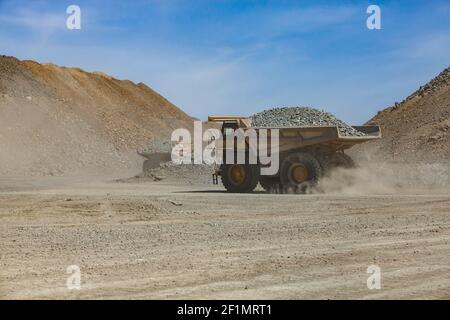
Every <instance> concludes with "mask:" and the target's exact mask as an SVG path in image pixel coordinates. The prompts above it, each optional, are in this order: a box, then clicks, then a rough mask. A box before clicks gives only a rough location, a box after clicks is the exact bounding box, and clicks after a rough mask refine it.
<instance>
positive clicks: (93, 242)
mask: <svg viewBox="0 0 450 320" xmlns="http://www.w3.org/2000/svg"><path fill="white" fill-rule="evenodd" d="M10 182H11V181H10ZM68 185H70V186H67V187H65V186H60V185H58V186H56V187H53V188H52V187H50V186H49V185H48V184H45V187H42V186H41V187H39V188H35V189H33V190H30V189H29V188H22V189H21V188H20V187H18V188H16V189H14V190H13V191H8V190H3V191H1V193H0V234H1V239H2V241H1V244H0V246H1V248H0V252H1V265H0V298H2V299H12V298H19V299H22V298H32V299H35V298H50V299H55V298H62V299H77V298H106V299H109V298H125V299H129V298H131V299H141V298H142V299H144V298H145V299H147V298H163V299H164V298H175V299H179V298H200V299H202V298H207V299H210V298H212V299H215V298H232V299H240V298H243V299H244V298H250V299H266V298H274V299H281V298H283V299H300V298H313V299H317V298H331V299H341V298H343V299H346V298H356V299H360V298H361V299H372V298H388V299H398V298H407V299H410V298H427V299H430V298H447V299H448V298H450V197H449V196H448V195H378V196H370V195H366V196H337V195H308V196H301V195H271V194H264V193H261V192H259V193H255V194H247V195H246V194H240V195H232V194H227V193H224V192H222V189H221V188H220V187H213V186H187V185H186V186H175V185H171V184H165V183H162V182H160V183H148V182H145V183H119V182H109V183H104V182H96V183H92V182H91V183H82V182H78V183H75V184H74V183H71V184H68ZM74 264H75V265H79V266H80V268H81V290H79V291H76V290H73V291H70V290H68V289H67V288H66V279H67V277H68V276H69V275H68V274H66V268H67V267H68V266H69V265H74ZM373 264H375V265H378V266H379V267H380V268H381V272H382V278H381V281H382V289H381V290H369V289H368V288H367V286H366V280H367V278H368V276H369V274H367V273H366V270H367V267H368V266H369V265H373Z"/></svg>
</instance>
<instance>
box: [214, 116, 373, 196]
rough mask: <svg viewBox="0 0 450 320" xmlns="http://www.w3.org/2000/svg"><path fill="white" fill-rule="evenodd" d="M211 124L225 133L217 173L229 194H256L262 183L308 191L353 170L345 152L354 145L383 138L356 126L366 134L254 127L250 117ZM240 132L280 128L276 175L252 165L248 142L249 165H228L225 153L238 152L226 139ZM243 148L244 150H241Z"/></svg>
mask: <svg viewBox="0 0 450 320" xmlns="http://www.w3.org/2000/svg"><path fill="white" fill-rule="evenodd" d="M208 121H212V122H219V123H222V126H221V131H222V137H223V139H222V140H223V141H222V143H221V144H220V145H221V148H222V150H216V152H222V153H223V157H222V158H223V161H222V162H223V163H222V164H221V165H219V166H216V169H215V172H214V173H213V181H214V183H216V184H217V183H218V177H219V176H220V177H221V180H222V184H223V185H224V187H225V189H226V190H227V191H228V192H235V193H246V192H252V191H253V190H254V189H255V188H256V186H257V185H258V183H259V184H260V185H261V186H262V187H263V188H264V189H265V190H267V191H276V192H280V191H281V192H283V191H294V192H297V193H302V192H305V191H306V190H307V189H308V187H310V186H311V185H314V184H315V183H317V181H318V180H319V179H320V178H321V177H322V176H324V175H325V174H327V172H328V171H329V170H331V169H333V168H336V167H344V168H352V167H354V166H355V163H354V162H353V160H352V159H351V158H350V157H349V156H348V155H347V154H345V153H344V151H345V150H347V149H349V148H351V147H352V146H354V145H356V144H360V143H364V142H368V141H371V140H375V139H380V138H381V131H380V127H379V126H376V125H370V126H353V128H354V129H356V130H358V131H360V132H362V133H363V134H364V135H362V136H345V135H342V134H341V133H340V131H339V128H338V126H308V127H278V128H276V127H270V128H269V127H254V126H252V124H251V118H249V117H232V116H231V117H230V116H210V117H208ZM238 129H242V130H243V131H244V132H245V131H246V130H249V129H253V130H254V131H255V132H256V134H257V135H258V136H259V132H260V131H261V129H266V132H268V133H269V135H270V132H271V131H272V130H273V129H278V136H279V139H278V141H279V142H278V144H279V148H278V149H279V151H278V163H279V169H278V170H277V172H276V173H275V174H273V175H261V168H262V167H263V166H264V165H263V164H262V163H261V161H260V159H259V158H258V157H257V161H256V163H250V162H249V161H248V159H249V157H248V156H249V153H250V152H252V151H251V148H250V147H249V144H248V141H246V142H245V144H244V146H245V147H244V148H245V150H244V151H245V154H246V162H245V163H243V164H239V163H237V162H236V158H235V159H233V161H231V162H229V163H226V156H225V152H226V150H227V148H232V149H234V151H237V148H239V146H237V145H236V144H235V143H234V138H233V140H232V141H233V144H232V145H230V146H227V145H226V142H225V141H226V136H227V135H229V134H234V132H235V131H236V130H238ZM241 148H242V147H241Z"/></svg>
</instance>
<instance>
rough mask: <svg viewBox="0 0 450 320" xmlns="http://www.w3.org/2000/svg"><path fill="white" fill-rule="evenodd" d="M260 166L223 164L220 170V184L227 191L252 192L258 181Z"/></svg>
mask: <svg viewBox="0 0 450 320" xmlns="http://www.w3.org/2000/svg"><path fill="white" fill-rule="evenodd" d="M259 174H260V168H259V166H258V165H249V164H224V165H223V166H222V170H221V177H222V184H223V185H224V187H225V189H227V191H228V192H234V193H247V192H252V191H253V190H254V189H255V188H256V185H257V184H258V181H259Z"/></svg>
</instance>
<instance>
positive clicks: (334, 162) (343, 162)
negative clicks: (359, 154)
mask: <svg viewBox="0 0 450 320" xmlns="http://www.w3.org/2000/svg"><path fill="white" fill-rule="evenodd" d="M327 166H328V169H329V170H333V169H335V168H344V169H353V168H356V164H355V161H353V159H352V158H350V156H348V155H346V154H345V153H342V152H336V153H335V154H333V155H332V156H331V157H330V159H329V161H328V164H327Z"/></svg>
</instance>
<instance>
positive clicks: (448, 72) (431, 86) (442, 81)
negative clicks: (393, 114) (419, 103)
mask: <svg viewBox="0 0 450 320" xmlns="http://www.w3.org/2000/svg"><path fill="white" fill-rule="evenodd" d="M448 84H450V67H448V68H447V69H444V71H442V72H441V73H440V74H439V75H438V76H437V77H435V78H434V79H433V80H431V81H430V82H428V83H427V84H425V85H423V86H421V87H420V88H419V89H418V90H416V91H415V92H414V93H413V94H411V95H410V96H408V97H407V98H406V99H405V100H403V101H402V102H401V103H404V102H406V101H409V100H411V99H413V98H415V97H424V96H426V95H429V94H431V93H433V92H436V91H438V90H440V89H441V88H444V87H446V86H447V85H448ZM398 105H399V104H398V103H396V105H395V106H398Z"/></svg>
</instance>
